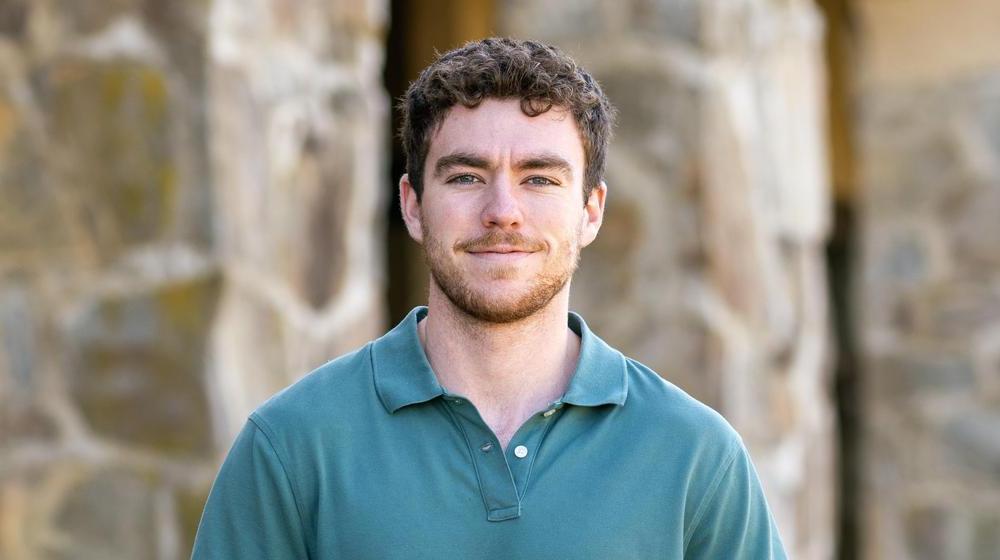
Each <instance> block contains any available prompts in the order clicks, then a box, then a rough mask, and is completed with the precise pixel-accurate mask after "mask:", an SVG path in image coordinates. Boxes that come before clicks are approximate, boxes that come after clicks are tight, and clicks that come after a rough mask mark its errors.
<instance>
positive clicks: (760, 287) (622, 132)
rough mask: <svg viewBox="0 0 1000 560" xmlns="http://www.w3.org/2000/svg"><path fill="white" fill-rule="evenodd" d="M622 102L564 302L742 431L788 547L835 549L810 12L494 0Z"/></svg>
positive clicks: (658, 1) (719, 1) (817, 90)
mask: <svg viewBox="0 0 1000 560" xmlns="http://www.w3.org/2000/svg"><path fill="white" fill-rule="evenodd" d="M498 16H499V18H500V21H501V25H500V29H501V31H503V32H504V33H509V34H512V35H515V36H522V37H532V38H538V39H541V40H545V41H548V42H552V43H555V44H558V45H560V46H562V47H563V48H564V49H566V50H567V51H568V52H570V53H572V54H573V55H574V56H576V57H578V59H579V60H580V61H581V63H583V64H584V65H585V66H586V67H587V68H588V69H590V70H591V71H592V72H594V74H595V76H596V78H597V79H598V81H600V82H601V84H602V85H603V86H604V88H605V90H606V91H607V93H608V95H609V96H610V97H611V99H612V101H613V102H614V103H615V104H616V105H617V106H618V107H619V109H620V111H621V115H620V125H619V127H618V129H617V136H616V138H615V141H614V145H613V147H612V150H611V153H610V160H609V170H608V182H609V198H608V209H607V215H606V218H605V224H604V227H603V229H602V232H601V235H600V236H598V239H597V241H596V242H595V243H594V245H592V246H591V247H590V248H588V249H587V250H586V251H585V252H584V256H583V260H582V263H581V269H580V272H579V273H578V275H577V277H576V278H575V279H574V300H573V307H574V308H576V309H577V310H579V311H581V312H582V313H583V314H584V316H585V317H587V318H588V321H589V322H591V323H592V324H593V326H594V328H595V329H596V330H597V332H599V333H601V334H602V336H604V337H605V338H606V339H608V340H609V341H610V342H611V343H613V344H614V345H615V346H617V347H618V348H620V349H622V350H623V351H625V352H626V353H627V354H629V355H631V356H633V357H635V358H637V359H640V360H641V361H643V362H645V363H646V364H648V365H650V366H651V367H653V368H654V369H655V370H657V371H659V372H660V373H661V375H663V376H664V377H665V378H667V379H668V380H670V381H672V382H674V383H675V384H677V385H679V386H680V387H682V388H683V389H685V390H687V391H688V392H690V393H692V394H693V395H695V396H696V397H698V398H700V399H701V400H703V401H704V402H707V403H708V404H710V405H712V406H714V407H715V408H716V409H718V410H719V411H720V412H722V413H723V414H724V415H725V416H726V417H727V418H728V419H729V420H730V422H731V423H733V425H734V426H735V427H736V428H737V430H739V431H740V432H741V434H743V436H744V439H745V441H746V442H747V444H748V446H749V448H750V450H751V453H752V454H753V457H754V460H755V462H756V464H757V467H758V470H759V471H760V474H761V478H762V479H763V482H764V485H765V490H766V492H767V495H768V499H769V501H770V503H771V505H772V507H773V509H774V512H775V515H776V517H777V521H778V524H779V527H780V529H781V531H782V534H783V537H784V539H785V541H786V545H787V546H788V548H789V553H790V555H791V556H792V557H795V558H806V559H811V558H830V557H831V556H832V555H833V551H834V546H833V544H834V543H833V541H832V534H833V522H834V520H833V509H834V499H833V496H834V494H833V490H832V484H833V468H834V466H833V465H834V461H833V458H834V455H833V453H834V450H833V449H832V441H833V437H832V430H833V418H832V411H831V406H830V402H829V385H830V380H829V373H828V372H829V367H828V364H829V357H830V356H829V355H830V351H829V349H828V340H827V339H828V336H829V334H828V327H827V314H826V299H827V292H826V285H825V277H824V263H823V259H824V254H823V250H824V244H825V239H826V236H827V233H828V229H829V223H828V221H829V208H828V205H829V201H828V199H829V192H828V191H829V187H828V184H827V183H828V178H827V177H828V169H827V162H826V161H825V157H826V148H825V136H824V130H825V127H824V124H823V114H824V113H823V111H824V106H825V105H824V99H823V79H822V76H823V61H822V50H821V48H822V22H821V21H820V20H819V16H818V13H817V12H816V10H815V8H814V7H813V5H812V4H811V3H809V2H804V1H792V2H773V1H766V0H759V1H754V0H710V1H699V2H695V1H689V0H632V1H627V2H610V1H609V2H601V1H596V2H571V1H568V0H567V1H563V0H547V1H545V2H528V1H520V0H508V1H505V2H500V3H499V4H498Z"/></svg>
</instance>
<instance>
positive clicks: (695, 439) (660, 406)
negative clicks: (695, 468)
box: [625, 356, 743, 452]
mask: <svg viewBox="0 0 1000 560" xmlns="http://www.w3.org/2000/svg"><path fill="white" fill-rule="evenodd" d="M625 364H626V369H627V376H628V397H627V399H626V402H625V408H626V410H628V411H629V413H630V414H633V415H639V416H640V417H641V418H642V420H643V422H644V423H647V425H651V426H656V427H657V429H658V430H659V431H662V433H663V434H664V435H667V434H669V436H670V439H671V440H674V441H677V440H680V441H684V442H686V443H689V444H691V445H694V446H695V447H698V448H705V449H713V450H717V451H719V450H721V451H724V452H732V451H735V450H736V449H737V448H740V447H742V445H743V443H742V440H741V439H740V436H739V434H737V433H736V430H734V429H733V427H732V426H731V425H730V424H729V422H728V421H726V419H725V418H724V417H723V416H722V415H721V414H719V413H718V412H716V411H715V410H714V409H712V408H711V407H710V406H708V405H706V404H705V403H702V402H701V401H699V400H698V399H696V398H694V397H692V396H691V395H689V394H688V393H687V392H685V391H684V390H683V389H681V388H680V387H678V386H676V385H674V384H673V383H671V382H670V381H668V380H666V379H664V378H663V377H662V376H661V375H659V374H658V373H657V372H655V371H653V370H652V369H650V368H649V367H648V366H646V365H645V364H642V363H641V362H639V361H637V360H634V359H632V358H629V357H627V356H626V357H625Z"/></svg>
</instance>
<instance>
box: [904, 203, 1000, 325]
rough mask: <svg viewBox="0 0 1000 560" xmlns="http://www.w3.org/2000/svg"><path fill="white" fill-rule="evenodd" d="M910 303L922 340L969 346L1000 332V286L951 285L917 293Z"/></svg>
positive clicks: (954, 283)
mask: <svg viewBox="0 0 1000 560" xmlns="http://www.w3.org/2000/svg"><path fill="white" fill-rule="evenodd" d="M998 215H1000V214H998ZM998 233H1000V232H998ZM909 300H910V301H909V306H910V307H911V308H912V309H913V317H912V318H913V325H912V327H913V330H914V331H915V332H916V333H918V334H919V335H922V336H929V337H934V338H936V339H938V340H944V341H955V342H958V343H967V342H968V341H970V340H973V339H975V338H976V337H978V336H980V335H983V334H984V333H987V332H990V331H992V330H994V329H1000V283H998V284H997V286H990V285H989V284H984V283H979V282H975V283H974V282H970V281H968V280H964V281H960V282H950V283H947V284H940V285H936V286H934V287H932V288H930V289H927V290H920V291H918V292H915V293H913V294H911V296H910V297H909Z"/></svg>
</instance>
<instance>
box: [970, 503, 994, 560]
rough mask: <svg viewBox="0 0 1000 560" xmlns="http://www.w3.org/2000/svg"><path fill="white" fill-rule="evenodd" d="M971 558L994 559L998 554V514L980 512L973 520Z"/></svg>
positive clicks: (978, 559) (973, 559)
mask: <svg viewBox="0 0 1000 560" xmlns="http://www.w3.org/2000/svg"><path fill="white" fill-rule="evenodd" d="M971 552H972V560H996V558H997V556H998V555H1000V515H998V514H997V513H995V512H994V513H980V514H978V515H977V516H976V518H975V519H974V521H973V533H972V551H971Z"/></svg>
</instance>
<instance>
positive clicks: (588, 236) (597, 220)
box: [580, 181, 608, 247]
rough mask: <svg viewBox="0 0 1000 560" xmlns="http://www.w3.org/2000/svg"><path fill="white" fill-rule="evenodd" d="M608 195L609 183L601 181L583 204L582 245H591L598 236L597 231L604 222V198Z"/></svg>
mask: <svg viewBox="0 0 1000 560" xmlns="http://www.w3.org/2000/svg"><path fill="white" fill-rule="evenodd" d="M607 196H608V185H607V184H606V183H605V182H604V181H601V183H600V184H599V185H597V186H596V187H594V188H593V189H592V190H591V191H590V196H588V197H587V203H586V204H584V205H583V218H581V219H582V220H583V227H582V228H581V230H580V247H586V246H587V245H590V244H591V243H592V242H593V241H594V239H595V238H597V231H598V230H599V229H601V224H602V223H604V200H605V198H607Z"/></svg>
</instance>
